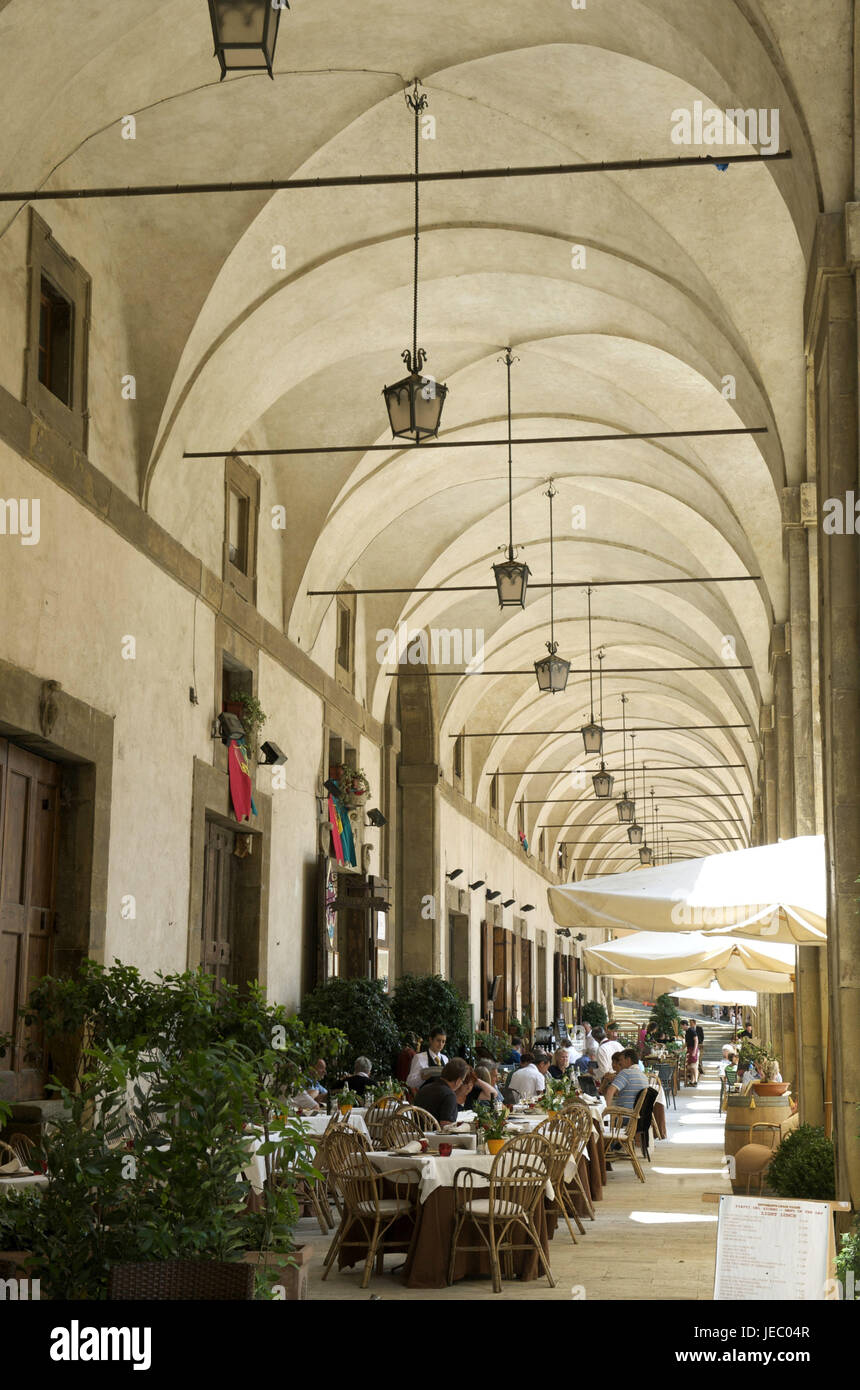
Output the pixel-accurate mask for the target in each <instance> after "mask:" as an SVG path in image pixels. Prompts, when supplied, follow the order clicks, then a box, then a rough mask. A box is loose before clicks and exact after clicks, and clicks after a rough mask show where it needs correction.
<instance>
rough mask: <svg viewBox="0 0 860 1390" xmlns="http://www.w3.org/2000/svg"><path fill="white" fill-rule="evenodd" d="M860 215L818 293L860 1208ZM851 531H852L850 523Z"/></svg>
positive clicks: (821, 228) (846, 1156) (834, 936)
mask: <svg viewBox="0 0 860 1390" xmlns="http://www.w3.org/2000/svg"><path fill="white" fill-rule="evenodd" d="M858 266H860V205H858V204H856V203H854V204H849V205H848V207H847V208H846V210H845V217H844V218H843V216H842V215H841V214H839V213H833V214H826V215H823V216H821V217H819V219H818V226H817V229H816V237H815V244H814V247H813V253H812V261H811V265H810V276H809V284H808V287H807V294H806V352H807V358H808V360H809V362H810V364H811V369H812V378H813V383H814V389H813V410H814V439H815V460H816V477H817V485H818V506H819V531H818V579H819V632H820V669H821V720H822V731H821V739H822V748H823V751H824V759H823V777H824V816H825V820H824V834H825V841H826V849H827V915H828V941H827V968H828V976H829V979H830V1043H831V1047H832V1074H833V1130H834V1138H835V1142H836V1172H837V1196H838V1197H840V1198H850V1199H851V1200H852V1201H853V1203H854V1205H855V1207H856V1206H860V1144H858V1139H857V1130H858V1122H857V1107H858V1104H860V930H858V917H857V910H858V909H857V896H858V889H857V883H856V879H857V875H858V872H860V777H858V769H860V570H858V552H857V536H856V532H855V512H854V501H855V499H856V497H857V496H858V493H860V486H858V468H857V442H858V441H857V407H858V391H857V365H858V364H857V319H858V302H857V283H856V270H857V268H858ZM840 523H841V524H840Z"/></svg>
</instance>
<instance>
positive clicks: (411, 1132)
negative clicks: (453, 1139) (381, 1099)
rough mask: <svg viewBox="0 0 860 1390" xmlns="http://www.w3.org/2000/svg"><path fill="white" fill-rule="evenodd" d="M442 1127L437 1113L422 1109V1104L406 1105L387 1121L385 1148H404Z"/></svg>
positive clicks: (383, 1134)
mask: <svg viewBox="0 0 860 1390" xmlns="http://www.w3.org/2000/svg"><path fill="white" fill-rule="evenodd" d="M440 1129H441V1126H440V1124H439V1121H438V1120H437V1119H436V1117H435V1115H431V1114H430V1111H429V1110H422V1109H421V1106H420V1105H404V1106H401V1108H400V1109H399V1110H397V1111H395V1113H394V1114H393V1115H392V1116H391V1118H390V1119H389V1120H387V1121H386V1124H385V1127H384V1128H383V1131H382V1147H383V1148H384V1149H402V1148H404V1147H405V1145H406V1144H412V1143H414V1141H415V1140H416V1139H423V1137H424V1135H425V1134H427V1133H437V1134H438V1132H439V1130H440Z"/></svg>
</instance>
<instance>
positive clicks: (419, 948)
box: [395, 664, 445, 975]
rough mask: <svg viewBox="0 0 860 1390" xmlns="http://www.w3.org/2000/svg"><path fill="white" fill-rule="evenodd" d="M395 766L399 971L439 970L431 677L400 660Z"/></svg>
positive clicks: (437, 770) (437, 771) (437, 772)
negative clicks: (396, 769) (398, 757)
mask: <svg viewBox="0 0 860 1390" xmlns="http://www.w3.org/2000/svg"><path fill="white" fill-rule="evenodd" d="M397 685H398V696H399V702H400V739H401V743H400V749H401V751H400V765H399V767H398V771H397V784H398V792H399V795H398V816H397V830H398V834H397V898H396V902H397V922H396V931H395V942H396V957H397V971H398V975H403V974H406V973H409V974H413V975H433V974H435V973H436V972H437V971H439V970H440V969H441V941H442V922H441V917H442V915H443V914H444V911H445V901H444V897H443V895H442V894H441V891H440V879H441V872H442V871H441V861H440V851H439V779H440V777H441V775H442V769H441V767H440V766H439V761H438V756H437V749H436V721H435V710H434V702H433V692H432V690H431V681H430V680H429V678H428V675H427V671H426V669H425V668H424V667H422V666H417V665H409V666H407V665H405V664H402V665H401V666H400V668H399V676H398V681H397Z"/></svg>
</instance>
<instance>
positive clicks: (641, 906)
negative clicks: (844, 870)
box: [547, 835, 826, 944]
mask: <svg viewBox="0 0 860 1390" xmlns="http://www.w3.org/2000/svg"><path fill="white" fill-rule="evenodd" d="M547 896H548V898H549V905H550V909H551V911H552V914H553V917H554V918H555V920H556V922H557V923H558V925H559V926H560V927H611V928H613V929H615V928H617V929H619V930H628V931H629V930H630V929H632V930H634V931H652V932H684V931H687V932H689V931H691V930H696V931H705V932H707V931H708V930H713V931H715V932H719V933H720V934H722V935H723V936H725V935H727V934H729V933H730V934H731V935H732V936H742V937H746V938H753V939H756V940H759V941H769V942H786V943H797V942H801V943H804V944H805V943H811V942H817V943H819V944H820V943H823V942H824V940H825V939H826V928H825V914H826V882H825V864H824V837H823V836H822V835H803V836H799V837H798V838H796V839H793V840H780V841H779V843H778V844H775V845H759V846H757V847H755V848H754V849H739V850H732V851H730V852H729V853H727V854H713V855H711V856H710V857H709V858H707V859H688V860H685V861H683V862H681V863H678V864H664V865H663V866H662V867H660V868H657V869H639V870H634V871H632V872H630V873H625V874H607V875H604V876H603V877H601V878H592V879H586V880H585V882H583V883H566V884H564V885H562V886H561V887H558V888H550V889H548V890H547Z"/></svg>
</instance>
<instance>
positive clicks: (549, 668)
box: [535, 642, 570, 695]
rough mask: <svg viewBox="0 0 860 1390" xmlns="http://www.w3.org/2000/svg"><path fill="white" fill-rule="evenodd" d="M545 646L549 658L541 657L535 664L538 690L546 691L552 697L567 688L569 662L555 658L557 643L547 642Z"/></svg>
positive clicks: (558, 657)
mask: <svg viewBox="0 0 860 1390" xmlns="http://www.w3.org/2000/svg"><path fill="white" fill-rule="evenodd" d="M546 645H547V650H548V652H549V656H542V657H541V659H540V661H536V662H535V675H536V676H537V683H538V689H539V690H548V691H549V692H550V693H551V694H552V695H558V694H559V693H560V692H561V691H562V690H564V689H565V688H566V686H567V678H568V675H569V674H570V662H569V661H565V660H564V659H563V658H562V657H560V656H556V652H557V651H558V643H557V642H547V644H546Z"/></svg>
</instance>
